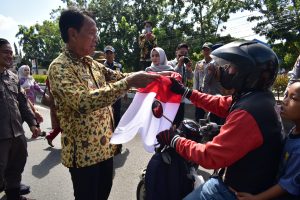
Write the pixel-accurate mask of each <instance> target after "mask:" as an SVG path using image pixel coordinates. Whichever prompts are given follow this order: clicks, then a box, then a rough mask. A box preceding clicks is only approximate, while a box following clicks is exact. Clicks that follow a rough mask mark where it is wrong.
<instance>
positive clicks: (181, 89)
mask: <svg viewBox="0 0 300 200" xmlns="http://www.w3.org/2000/svg"><path fill="white" fill-rule="evenodd" d="M170 80H171V82H172V83H171V87H170V90H171V91H172V92H174V93H176V94H180V95H182V97H183V98H185V97H186V98H188V99H189V98H190V97H191V95H192V90H190V89H189V88H187V87H185V86H184V85H183V84H182V83H180V82H179V81H177V80H176V79H175V78H172V77H171V78H170Z"/></svg>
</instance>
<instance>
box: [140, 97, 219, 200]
mask: <svg viewBox="0 0 300 200" xmlns="http://www.w3.org/2000/svg"><path fill="white" fill-rule="evenodd" d="M152 113H153V115H154V116H155V117H156V118H161V117H164V118H165V119H167V120H168V121H169V122H170V123H171V124H173V123H172V121H171V120H170V119H168V118H167V117H166V116H164V114H163V106H162V104H161V103H160V101H158V100H155V101H154V102H153V103H152ZM220 127H221V126H220V125H217V124H216V123H214V122H210V120H209V114H208V115H207V118H206V119H201V120H200V121H199V123H196V122H195V121H193V120H189V119H185V120H183V121H182V122H181V124H180V126H179V127H178V128H177V129H176V132H177V134H179V135H180V136H181V137H185V138H187V139H190V140H193V141H195V142H198V143H203V144H204V143H206V142H208V141H211V140H212V139H213V138H214V137H215V136H216V135H217V134H218V133H219V131H220ZM154 156H156V157H157V156H160V157H161V160H162V161H163V162H164V163H163V165H165V164H166V165H168V166H170V165H172V164H174V162H173V163H172V158H173V159H174V156H175V158H176V159H175V161H176V162H175V163H177V164H178V163H179V164H180V165H181V166H183V168H184V169H187V171H186V173H187V175H186V177H187V180H185V177H184V180H185V182H184V183H185V184H189V185H191V184H192V187H193V188H191V187H190V186H188V187H187V189H186V190H185V191H182V192H181V193H178V195H179V196H182V197H184V196H185V195H187V194H188V193H189V192H191V191H192V190H193V189H194V186H195V185H197V186H199V185H200V184H201V183H203V182H204V180H203V179H201V176H198V175H197V169H198V165H197V164H195V163H192V162H190V161H188V160H185V159H183V158H182V157H180V156H179V155H178V154H177V153H176V152H175V150H174V149H172V148H170V147H168V146H159V144H158V146H156V148H155V155H154ZM154 156H153V157H154ZM179 157H180V158H179ZM150 162H151V160H150V161H149V163H148V166H147V168H149V165H150ZM214 173H216V172H214ZM166 176H167V175H166ZM146 178H147V169H144V170H143V171H142V173H141V175H140V181H139V183H138V185H137V190H136V198H137V200H145V199H154V198H153V197H152V196H151V195H150V196H151V197H149V196H148V197H147V196H146V194H147V190H151V189H147V183H146ZM189 180H191V181H189ZM181 182H182V178H181ZM152 185H153V184H152ZM154 185H155V184H154ZM180 188H184V187H180ZM148 194H149V191H148ZM182 197H178V199H182ZM156 198H157V197H156ZM164 198H166V197H164ZM168 198H169V199H171V198H170V197H168ZM176 198H177V197H176ZM172 199H174V197H173V198H172Z"/></svg>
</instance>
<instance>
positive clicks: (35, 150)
mask: <svg viewBox="0 0 300 200" xmlns="http://www.w3.org/2000/svg"><path fill="white" fill-rule="evenodd" d="M39 111H40V112H41V113H42V115H43V116H44V122H43V123H42V124H41V128H42V130H45V131H46V132H48V131H49V130H50V127H51V124H50V117H49V110H48V109H46V108H43V107H39ZM24 128H25V131H26V137H27V138H28V154H29V155H28V160H27V163H26V167H25V171H24V173H23V180H22V182H23V183H25V184H28V185H30V186H31V193H30V194H28V195H26V197H28V198H30V199H37V200H71V199H74V197H73V188H72V182H71V177H70V174H69V172H68V169H67V168H66V167H64V166H63V165H62V164H61V161H60V153H61V150H60V148H61V146H60V137H59V136H58V137H57V138H55V140H54V142H53V143H54V145H55V147H54V148H50V147H49V146H48V144H47V142H46V140H44V138H43V137H39V138H37V139H34V140H32V139H30V138H31V133H30V131H29V129H28V126H27V125H26V124H25V125H24ZM124 147H125V148H127V149H128V151H127V152H126V153H125V154H123V155H119V156H116V157H115V160H114V165H115V169H114V171H115V176H114V182H113V187H112V190H111V194H110V197H109V199H110V200H121V199H122V200H134V199H136V196H135V195H136V187H137V184H138V182H139V175H140V173H141V171H142V169H143V168H144V167H145V166H146V165H147V163H148V161H149V159H150V157H151V156H152V154H150V153H147V152H146V151H145V150H144V149H143V147H142V144H141V142H140V138H139V137H135V138H134V139H133V140H132V141H130V142H129V143H127V144H124ZM5 199H6V198H5V195H4V192H2V193H1V194H0V200H5Z"/></svg>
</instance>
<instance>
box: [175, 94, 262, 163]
mask: <svg viewBox="0 0 300 200" xmlns="http://www.w3.org/2000/svg"><path fill="white" fill-rule="evenodd" d="M198 95H199V96H198V97H196V93H194V92H193V95H192V97H191V99H193V101H195V100H196V99H198V100H200V99H201V101H202V103H201V102H198V103H196V104H198V106H199V105H201V106H203V105H206V108H207V110H216V109H215V107H216V106H218V107H220V109H219V114H220V113H223V114H225V113H226V112H225V111H227V110H228V103H229V102H231V100H230V98H229V97H215V98H212V97H211V95H206V94H198ZM205 99H208V100H209V101H210V104H209V103H204V102H203V101H205ZM218 104H219V105H218ZM229 105H230V104H229ZM223 116H224V115H223ZM262 144H263V137H262V133H261V131H260V129H259V127H258V125H257V123H256V121H255V119H254V118H253V117H252V115H250V114H249V113H248V112H247V111H245V110H235V111H233V112H231V113H230V114H229V115H228V116H227V118H226V122H225V124H224V125H223V126H222V127H221V130H220V133H219V135H218V136H216V137H215V138H214V139H213V141H211V142H208V143H206V144H200V143H196V142H194V141H191V140H188V139H185V138H180V139H178V140H177V143H176V151H177V152H178V153H179V154H180V155H181V156H183V157H184V158H186V159H188V160H192V161H194V162H195V163H197V164H199V165H201V166H202V167H204V168H207V169H219V168H223V167H227V166H230V165H231V164H233V163H234V162H236V161H237V160H239V159H241V158H242V157H243V156H245V155H246V154H247V153H248V152H250V151H252V150H254V149H256V148H257V147H259V146H260V145H262Z"/></svg>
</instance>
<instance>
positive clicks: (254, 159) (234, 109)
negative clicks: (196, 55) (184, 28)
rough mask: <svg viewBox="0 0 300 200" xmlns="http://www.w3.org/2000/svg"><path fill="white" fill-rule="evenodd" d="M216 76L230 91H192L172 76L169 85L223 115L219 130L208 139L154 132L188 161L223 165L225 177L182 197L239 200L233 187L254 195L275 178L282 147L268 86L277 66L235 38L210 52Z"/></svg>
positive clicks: (264, 51) (260, 48) (270, 56)
mask: <svg viewBox="0 0 300 200" xmlns="http://www.w3.org/2000/svg"><path fill="white" fill-rule="evenodd" d="M211 55H212V57H213V59H214V60H215V61H216V62H217V63H218V64H219V78H220V82H221V85H222V86H223V87H224V88H225V89H228V90H229V89H234V93H233V95H232V96H213V95H209V94H204V93H201V92H198V91H197V90H190V89H188V88H186V87H184V86H183V85H182V84H180V83H179V82H177V81H176V80H174V79H171V80H172V85H171V88H170V89H171V90H172V91H173V92H175V93H178V94H181V95H183V97H186V98H188V99H190V101H191V102H192V103H193V104H194V105H196V106H197V107H201V108H203V109H205V110H207V111H210V112H212V113H215V114H216V115H218V116H220V117H224V118H226V121H225V124H224V125H223V126H222V128H221V130H220V133H219V135H217V136H216V137H215V138H214V139H213V140H212V141H211V142H208V143H206V144H200V143H196V142H194V141H191V140H188V139H186V138H183V137H180V136H179V135H176V132H175V131H173V129H170V130H165V131H163V132H160V133H159V134H158V135H157V139H158V142H159V143H160V144H162V145H170V146H171V147H173V148H175V149H176V151H177V152H178V153H179V154H180V155H181V156H183V157H184V158H185V159H187V160H191V161H193V162H195V163H197V164H199V165H201V166H202V167H204V168H208V169H220V168H224V169H226V170H225V174H224V179H222V178H221V176H217V177H212V178H210V179H209V180H208V181H206V182H205V183H204V184H203V185H202V186H201V187H199V188H198V189H196V190H194V191H193V192H192V193H190V194H189V195H188V196H186V197H185V199H210V198H213V199H226V200H231V199H237V198H236V195H235V192H234V190H236V191H247V192H250V193H252V194H256V193H259V192H261V191H264V190H265V189H267V188H268V187H270V186H271V185H273V183H275V178H276V172H277V169H278V163H279V159H280V153H281V149H282V137H281V125H280V122H279V119H278V116H277V114H276V112H275V108H274V106H275V105H276V103H275V99H274V96H273V94H272V92H271V91H270V87H271V86H272V84H273V82H274V80H275V78H276V75H277V71H278V59H277V56H276V54H275V53H274V52H273V51H272V50H271V49H270V48H269V47H266V46H264V45H263V44H260V43H257V42H254V41H235V42H232V43H229V44H227V45H224V46H223V47H221V48H219V49H217V50H215V51H213V52H212V54H211Z"/></svg>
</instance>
